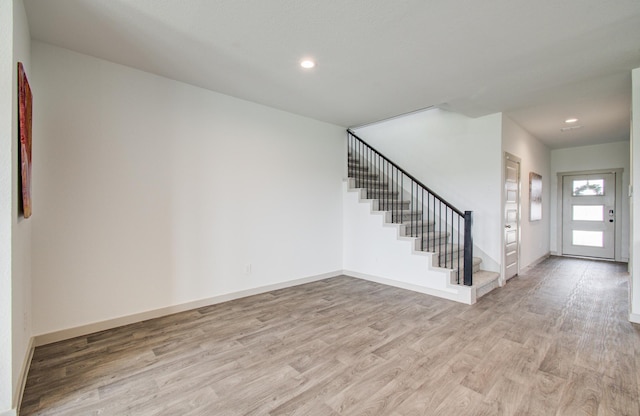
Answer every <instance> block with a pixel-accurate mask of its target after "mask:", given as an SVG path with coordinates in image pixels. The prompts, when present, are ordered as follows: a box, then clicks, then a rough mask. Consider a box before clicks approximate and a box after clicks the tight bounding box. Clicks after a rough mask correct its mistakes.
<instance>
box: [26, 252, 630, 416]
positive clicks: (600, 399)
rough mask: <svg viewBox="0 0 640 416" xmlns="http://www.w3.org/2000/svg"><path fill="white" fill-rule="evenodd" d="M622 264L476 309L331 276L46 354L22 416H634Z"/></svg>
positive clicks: (519, 285)
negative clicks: (331, 277)
mask: <svg viewBox="0 0 640 416" xmlns="http://www.w3.org/2000/svg"><path fill="white" fill-rule="evenodd" d="M627 282H628V275H627V273H626V265H623V264H617V263H606V262H596V261H589V260H579V259H563V258H557V257H552V258H550V259H548V260H546V261H544V262H543V263H541V264H540V265H538V266H537V267H535V268H534V269H533V270H531V271H530V272H528V273H526V274H525V275H523V276H519V277H516V278H514V279H512V280H510V281H509V283H508V284H507V285H506V286H505V287H504V288H501V289H496V290H494V291H493V292H491V293H490V294H488V295H487V296H485V297H483V298H481V299H480V301H479V302H478V303H477V304H475V305H473V306H466V305H461V304H457V303H454V302H450V301H446V300H442V299H438V298H434V297H430V296H427V295H422V294H418V293H414V292H410V291H405V290H401V289H396V288H392V287H387V286H383V285H380V284H376V283H371V282H367V281H363V280H358V279H353V278H348V277H337V278H333V279H328V280H323V281H320V282H315V283H310V284H306V285H302V286H297V287H293V288H288V289H283V290H278V291H274V292H269V293H266V294H262V295H258V296H252V297H249V298H244V299H240V300H236V301H232V302H227V303H223V304H219V305H214V306H210V307H205V308H201V309H197V310H193V311H189V312H184V313H180V314H175V315H171V316H167V317H164V318H160V319H154V320H149V321H145V322H141V323H138V324H134V325H129V326H125V327H121V328H117V329H113V330H108V331H104V332H100V333H96V334H92V335H89V336H85V337H79V338H74V339H71V340H68V341H63V342H59V343H55V344H50V345H46V346H42V347H38V348H37V349H36V351H35V354H34V357H33V362H32V365H31V370H30V372H29V375H28V379H27V386H26V390H25V394H24V400H23V403H22V411H21V415H98V414H99V415H185V416H196V415H322V416H330V415H391V416H400V415H572V416H573V415H633V416H637V415H639V414H640V410H639V407H638V398H639V391H638V385H639V382H640V380H639V378H640V372H639V370H640V326H638V325H634V324H631V323H629V322H628V321H627V313H628V288H627V285H628V283H627Z"/></svg>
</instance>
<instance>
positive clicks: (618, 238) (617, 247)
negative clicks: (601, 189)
mask: <svg viewBox="0 0 640 416" xmlns="http://www.w3.org/2000/svg"><path fill="white" fill-rule="evenodd" d="M598 173H612V174H614V175H615V178H616V186H615V198H616V201H615V212H616V214H615V221H616V225H615V231H614V243H613V246H614V247H613V252H614V254H613V258H612V259H601V258H596V257H594V259H597V260H609V261H617V262H624V261H625V260H624V258H623V257H622V255H621V252H622V203H623V201H622V200H623V198H625V196H624V195H623V192H622V176H623V174H624V168H611V169H594V170H578V171H569V172H556V175H557V178H558V179H557V181H558V183H557V185H558V190H557V192H558V198H557V201H558V206H557V207H556V209H557V217H556V218H557V220H556V222H557V224H558V231H560V232H559V233H557V235H556V241H557V242H556V244H557V245H558V246H557V247H558V249H557V255H558V256H564V253H563V251H562V250H563V243H564V241H563V235H562V233H563V229H562V227H563V226H564V223H563V221H564V218H563V212H562V205H563V204H564V199H563V196H564V194H563V182H564V177H565V176H577V175H590V174H598ZM566 257H576V256H569V255H567V256H566ZM579 257H585V256H579ZM587 258H588V257H587ZM626 261H627V262H628V261H629V259H627V260H626Z"/></svg>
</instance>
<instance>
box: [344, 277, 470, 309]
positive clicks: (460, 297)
mask: <svg viewBox="0 0 640 416" xmlns="http://www.w3.org/2000/svg"><path fill="white" fill-rule="evenodd" d="M342 273H343V274H344V275H345V276H349V277H355V278H357V279H362V280H369V281H371V282H375V283H380V284H383V285H387V286H393V287H397V288H400V289H407V290H412V291H414V292H419V293H424V294H425V295H431V296H436V297H439V298H443V299H448V300H453V301H456V302H460V303H464V304H467V305H471V304H474V303H475V292H474V293H473V294H472V292H471V288H469V287H468V286H460V290H461V293H459V294H456V293H452V292H445V291H443V290H438V289H432V288H429V287H425V286H419V285H414V284H412V283H405V282H400V281H398V280H393V279H387V278H386V277H380V276H372V275H369V274H365V273H360V272H354V271H351V270H343V271H342Z"/></svg>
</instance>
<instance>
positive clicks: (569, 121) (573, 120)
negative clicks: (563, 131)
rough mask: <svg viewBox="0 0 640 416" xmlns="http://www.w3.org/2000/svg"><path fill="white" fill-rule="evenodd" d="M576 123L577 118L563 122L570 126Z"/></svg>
mask: <svg viewBox="0 0 640 416" xmlns="http://www.w3.org/2000/svg"><path fill="white" fill-rule="evenodd" d="M576 121H578V119H577V118H568V119H566V120H565V121H564V122H565V123H569V124H571V123H575V122H576Z"/></svg>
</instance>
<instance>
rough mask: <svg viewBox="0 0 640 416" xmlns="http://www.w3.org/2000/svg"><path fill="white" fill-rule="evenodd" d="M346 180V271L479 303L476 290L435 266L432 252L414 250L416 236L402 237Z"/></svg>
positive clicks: (429, 292) (344, 246)
mask: <svg viewBox="0 0 640 416" xmlns="http://www.w3.org/2000/svg"><path fill="white" fill-rule="evenodd" d="M363 192H364V191H363V190H361V189H349V183H348V182H347V181H345V182H344V183H343V227H344V232H343V250H344V252H343V258H344V273H345V274H347V275H350V276H353V277H358V278H362V279H367V280H372V281H376V282H379V283H384V284H388V285H393V286H396V287H401V288H404V289H410V290H415V291H418V292H422V293H426V294H429V295H434V296H438V297H442V298H445V299H450V300H455V301H458V302H462V303H467V304H472V303H475V300H476V299H475V298H476V296H475V289H474V288H471V287H467V286H462V285H453V284H451V283H450V279H451V271H450V270H446V269H441V268H438V267H432V266H431V259H432V256H433V255H432V254H431V253H426V252H419V251H415V250H414V244H415V239H414V238H410V237H402V236H399V233H398V227H399V225H396V224H386V223H385V215H387V214H386V213H385V212H384V211H375V208H376V206H375V204H376V203H375V202H374V201H373V200H366V199H364V198H362V197H361V196H363V195H361V193H363Z"/></svg>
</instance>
